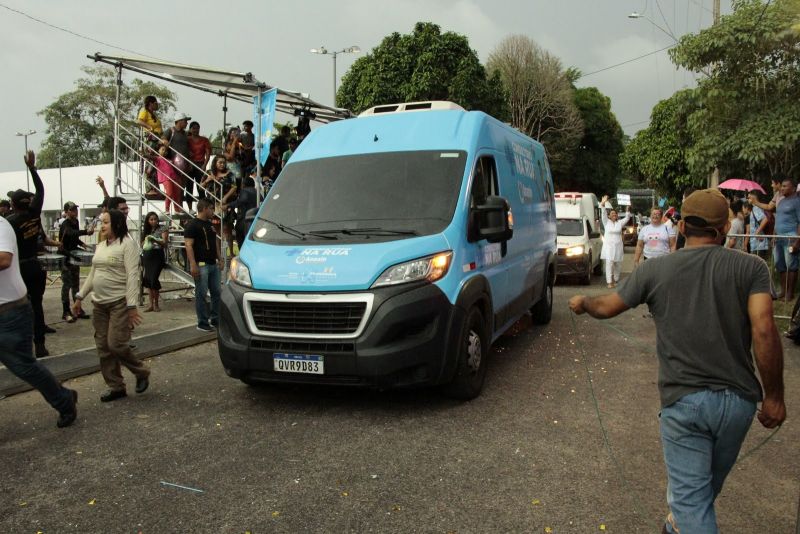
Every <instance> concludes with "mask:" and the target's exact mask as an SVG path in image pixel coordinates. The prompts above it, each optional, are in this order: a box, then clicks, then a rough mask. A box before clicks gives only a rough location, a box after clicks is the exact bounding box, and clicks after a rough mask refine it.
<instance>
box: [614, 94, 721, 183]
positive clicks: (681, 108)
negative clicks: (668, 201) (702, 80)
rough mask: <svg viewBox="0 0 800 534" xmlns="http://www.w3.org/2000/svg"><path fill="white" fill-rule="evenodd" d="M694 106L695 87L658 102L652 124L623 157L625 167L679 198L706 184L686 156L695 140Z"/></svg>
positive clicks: (622, 163) (636, 175)
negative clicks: (690, 119)
mask: <svg viewBox="0 0 800 534" xmlns="http://www.w3.org/2000/svg"><path fill="white" fill-rule="evenodd" d="M694 106H696V103H695V101H694V91H693V90H692V89H685V90H683V91H679V92H677V93H675V94H674V95H672V96H671V97H670V98H667V99H665V100H662V101H660V102H659V103H658V104H656V105H655V107H654V108H653V111H652V113H651V114H650V125H649V126H648V127H647V128H645V129H644V130H640V131H639V132H638V133H637V134H636V136H635V137H634V138H633V139H632V140H631V142H630V143H628V144H627V145H626V146H625V150H624V152H623V153H622V157H621V158H620V163H621V165H622V168H623V170H624V171H625V172H626V173H628V174H629V175H630V176H632V177H635V178H638V179H640V180H641V181H642V182H644V183H645V184H646V185H647V186H648V187H651V188H653V189H655V190H656V191H658V192H659V194H661V195H664V196H667V197H670V198H675V199H677V198H680V197H681V194H680V193H681V192H682V191H683V189H685V188H686V187H688V186H700V185H702V184H704V183H705V177H704V176H702V175H697V174H695V175H692V174H691V173H690V171H689V165H688V162H687V158H686V153H687V151H688V150H689V149H690V148H691V146H692V145H693V143H694V140H693V139H692V137H691V136H690V133H689V131H688V126H687V119H688V116H689V115H690V114H691V113H692V111H693V109H695V107H694Z"/></svg>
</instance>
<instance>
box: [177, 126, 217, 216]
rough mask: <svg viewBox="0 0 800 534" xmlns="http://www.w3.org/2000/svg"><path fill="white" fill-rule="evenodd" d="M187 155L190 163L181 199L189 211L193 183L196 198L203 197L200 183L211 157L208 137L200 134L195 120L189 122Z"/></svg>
mask: <svg viewBox="0 0 800 534" xmlns="http://www.w3.org/2000/svg"><path fill="white" fill-rule="evenodd" d="M189 155H190V156H191V161H192V164H191V165H190V166H189V179H188V180H187V181H186V190H185V192H184V195H183V199H184V200H185V201H186V207H187V208H188V209H189V210H190V211H191V209H192V201H193V198H192V195H194V189H195V185H196V186H197V198H198V200H199V199H201V198H203V190H202V189H200V184H201V183H202V182H203V179H204V178H205V174H206V173H205V168H206V165H208V160H209V158H210V157H211V141H209V140H208V137H204V136H202V135H200V123H199V122H197V121H192V122H191V123H190V124H189Z"/></svg>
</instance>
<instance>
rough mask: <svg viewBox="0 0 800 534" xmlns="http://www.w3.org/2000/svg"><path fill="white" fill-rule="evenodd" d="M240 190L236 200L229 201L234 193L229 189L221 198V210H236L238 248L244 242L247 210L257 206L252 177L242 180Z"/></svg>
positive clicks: (235, 227)
mask: <svg viewBox="0 0 800 534" xmlns="http://www.w3.org/2000/svg"><path fill="white" fill-rule="evenodd" d="M242 186H243V187H242V190H241V191H239V194H238V196H237V197H236V200H234V201H232V202H229V197H230V196H232V195H233V194H234V192H235V191H234V190H231V191H230V192H229V193H228V194H227V195H225V198H223V199H222V211H225V210H227V209H232V210H236V225H235V226H234V230H235V232H236V242H237V243H239V248H240V249H241V248H242V245H243V244H244V236H245V234H246V233H247V223H246V221H245V217H246V216H247V211H248V210H251V209H253V208H255V207H257V206H258V193H257V192H256V184H255V181H254V180H253V178H251V177H247V178H245V179H244V181H243V182H242Z"/></svg>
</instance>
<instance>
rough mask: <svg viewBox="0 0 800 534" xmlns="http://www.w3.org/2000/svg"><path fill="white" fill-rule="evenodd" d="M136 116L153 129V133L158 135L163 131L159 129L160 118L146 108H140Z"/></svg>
mask: <svg viewBox="0 0 800 534" xmlns="http://www.w3.org/2000/svg"><path fill="white" fill-rule="evenodd" d="M137 118H138V119H139V121H141V122H143V123H145V124H147V126H149V127H150V128H151V129H152V130H153V133H154V134H156V135H158V136H159V137H160V136H161V134H162V133H163V130H162V129H161V120H160V119H159V118H158V117H154V116H153V114H152V113H150V112H149V111H147V110H146V109H144V108H142V109H140V110H139V116H138V117H137Z"/></svg>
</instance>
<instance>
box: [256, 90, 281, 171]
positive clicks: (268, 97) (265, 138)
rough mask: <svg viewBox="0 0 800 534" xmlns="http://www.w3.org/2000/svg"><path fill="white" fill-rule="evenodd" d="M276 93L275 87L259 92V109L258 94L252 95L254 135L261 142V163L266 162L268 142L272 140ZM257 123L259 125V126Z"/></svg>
mask: <svg viewBox="0 0 800 534" xmlns="http://www.w3.org/2000/svg"><path fill="white" fill-rule="evenodd" d="M277 95H278V90H277V89H270V90H269V91H267V92H265V93H261V109H260V110H259V106H258V96H254V97H253V124H254V125H255V127H256V135H258V136H259V138H258V140H257V142H256V144H257V145H258V144H259V143H258V141H260V144H261V152H260V154H259V158H258V159H259V160H261V165H264V164H265V163H266V162H267V158H268V157H269V144H270V143H271V142H272V123H273V122H274V121H275V100H276V98H277ZM259 114H260V115H261V122H260V123H259V122H258V121H259ZM259 124H260V125H261V127H260V128H259Z"/></svg>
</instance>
